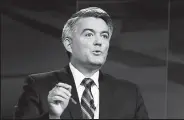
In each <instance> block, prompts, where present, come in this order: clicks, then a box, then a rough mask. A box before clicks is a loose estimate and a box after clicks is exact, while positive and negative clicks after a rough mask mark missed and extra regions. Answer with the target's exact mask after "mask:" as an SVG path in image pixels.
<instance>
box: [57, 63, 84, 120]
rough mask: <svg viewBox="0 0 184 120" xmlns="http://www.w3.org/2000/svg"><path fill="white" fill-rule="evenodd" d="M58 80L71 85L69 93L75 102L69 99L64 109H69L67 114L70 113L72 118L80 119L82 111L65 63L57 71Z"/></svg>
mask: <svg viewBox="0 0 184 120" xmlns="http://www.w3.org/2000/svg"><path fill="white" fill-rule="evenodd" d="M58 80H59V81H61V82H64V83H67V84H69V85H71V86H72V91H71V94H72V97H73V98H74V100H75V101H76V102H77V104H74V103H72V102H71V100H70V101H69V104H68V107H67V108H66V109H67V110H68V111H69V114H70V115H71V117H72V119H82V111H81V107H80V102H79V98H78V94H77V89H76V86H75V82H74V78H73V75H72V73H71V70H70V68H69V65H67V66H66V67H65V68H64V70H63V71H61V72H59V74H58ZM67 110H65V112H67Z"/></svg>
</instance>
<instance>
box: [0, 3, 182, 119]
mask: <svg viewBox="0 0 184 120" xmlns="http://www.w3.org/2000/svg"><path fill="white" fill-rule="evenodd" d="M183 3H184V1H183V0H170V1H169V0H78V1H75V0H52V1H49V2H48V1H44V0H36V1H32V0H16V1H15V0H5V1H4V2H3V4H1V8H2V14H1V26H2V27H1V35H2V37H1V113H2V117H3V118H11V117H12V115H13V114H12V113H13V110H14V109H13V106H14V105H15V104H16V102H17V100H18V97H19V96H20V94H21V92H22V86H23V85H24V80H25V77H26V76H27V75H29V74H32V73H38V72H46V71H52V70H56V69H61V68H62V67H64V66H65V65H66V64H67V63H68V58H67V55H66V53H65V51H64V47H63V45H62V43H60V42H59V40H60V37H61V33H62V28H63V25H64V24H65V22H66V21H67V19H68V18H69V17H70V16H71V14H73V13H74V12H75V11H76V10H79V9H81V8H85V7H88V6H97V7H101V8H102V9H104V10H106V11H107V12H108V13H109V14H110V16H111V17H112V19H113V22H114V27H115V28H114V33H113V36H112V40H111V46H110V50H109V56H108V60H107V62H106V64H105V65H104V67H103V68H102V70H103V71H104V72H106V73H109V74H111V75H113V76H115V77H117V78H122V79H127V80H129V81H132V82H134V83H136V84H138V85H139V86H140V88H141V91H142V94H143V98H144V101H145V104H146V106H147V109H148V112H149V116H150V118H184V114H183V113H184V107H183V106H184V102H183V101H184V81H183V80H184V76H183V75H182V74H183V73H184V40H183V39H184V35H183V33H184V16H183V14H182V13H183V12H182V11H184V7H183V5H184V4H183Z"/></svg>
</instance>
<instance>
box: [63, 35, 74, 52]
mask: <svg viewBox="0 0 184 120" xmlns="http://www.w3.org/2000/svg"><path fill="white" fill-rule="evenodd" d="M63 44H64V47H65V49H66V50H67V51H68V52H70V53H72V46H71V45H72V39H71V38H69V37H67V38H65V39H64V41H63Z"/></svg>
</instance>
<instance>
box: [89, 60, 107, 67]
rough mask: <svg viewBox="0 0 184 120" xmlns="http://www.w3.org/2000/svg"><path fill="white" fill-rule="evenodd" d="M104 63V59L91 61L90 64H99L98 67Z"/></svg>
mask: <svg viewBox="0 0 184 120" xmlns="http://www.w3.org/2000/svg"><path fill="white" fill-rule="evenodd" d="M104 63H105V61H104V60H95V61H91V65H93V66H99V67H101V66H102V65H103V64H104Z"/></svg>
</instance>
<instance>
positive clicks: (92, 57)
mask: <svg viewBox="0 0 184 120" xmlns="http://www.w3.org/2000/svg"><path fill="white" fill-rule="evenodd" d="M72 36H73V37H72V44H71V49H72V58H71V62H73V63H75V64H80V65H92V66H102V65H103V64H104V63H105V61H106V57H107V54H108V49H109V42H110V37H111V34H110V32H109V27H108V26H107V24H106V22H105V21H104V20H102V19H101V18H94V17H87V18H81V19H80V20H78V21H77V22H76V27H75V30H74V32H73V33H72Z"/></svg>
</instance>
